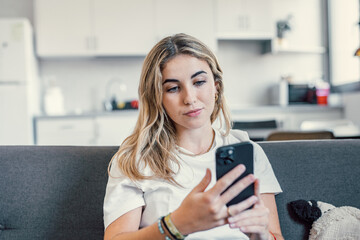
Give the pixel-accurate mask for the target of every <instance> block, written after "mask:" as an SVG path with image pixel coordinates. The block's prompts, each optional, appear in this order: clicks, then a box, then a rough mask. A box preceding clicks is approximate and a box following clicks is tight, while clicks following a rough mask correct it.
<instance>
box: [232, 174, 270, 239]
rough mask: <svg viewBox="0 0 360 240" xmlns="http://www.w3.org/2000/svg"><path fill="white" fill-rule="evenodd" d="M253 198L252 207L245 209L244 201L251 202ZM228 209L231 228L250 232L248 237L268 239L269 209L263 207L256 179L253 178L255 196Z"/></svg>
mask: <svg viewBox="0 0 360 240" xmlns="http://www.w3.org/2000/svg"><path fill="white" fill-rule="evenodd" d="M254 199H255V200H256V203H255V204H254V207H253V208H251V209H248V210H245V209H246V206H248V204H246V202H253V201H254ZM228 211H229V214H230V215H231V217H229V218H228V221H229V225H230V227H231V228H240V230H241V231H242V232H243V233H247V234H250V239H256V240H257V239H259V240H268V239H269V237H270V233H269V209H268V208H266V207H265V205H264V202H263V201H262V200H261V198H260V192H259V180H258V179H257V180H255V196H252V197H250V198H248V199H247V200H245V201H243V202H241V203H238V204H235V205H232V206H230V207H229V209H228Z"/></svg>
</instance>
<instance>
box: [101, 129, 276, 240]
mask: <svg viewBox="0 0 360 240" xmlns="http://www.w3.org/2000/svg"><path fill="white" fill-rule="evenodd" d="M243 141H250V140H249V137H248V135H247V133H246V132H244V131H240V130H231V131H230V134H229V135H228V136H226V137H224V136H223V135H222V134H221V133H220V132H218V131H216V130H215V139H214V145H213V147H212V149H211V150H210V151H209V152H207V153H205V154H202V155H199V156H189V155H185V154H181V152H180V153H179V158H180V163H181V168H180V170H179V172H178V174H177V175H176V176H175V180H176V181H177V182H178V183H180V184H181V185H182V187H179V186H176V185H173V184H171V183H169V182H166V181H165V180H162V179H153V180H144V181H137V182H136V183H134V182H132V181H130V180H129V179H128V178H127V177H125V176H123V175H122V174H121V172H120V170H119V169H118V167H117V163H116V161H114V162H113V164H112V166H111V170H110V174H111V176H112V177H111V176H110V177H109V180H108V183H107V187H106V194H105V200H104V224H105V228H107V227H108V226H109V225H110V224H111V223H112V222H113V221H115V220H116V219H117V218H119V217H120V216H122V215H123V214H125V213H127V212H128V211H130V210H133V209H135V208H138V207H141V206H143V207H144V209H143V213H142V218H141V222H140V228H143V227H146V226H148V225H151V224H153V223H154V222H156V221H157V219H158V218H159V217H161V216H164V215H167V214H168V213H169V212H173V211H174V210H176V209H177V208H178V207H179V206H180V204H181V202H182V201H183V199H184V198H185V197H186V196H187V195H188V194H189V192H190V191H191V190H192V189H193V188H194V187H195V186H196V185H197V184H198V183H199V182H200V181H201V180H202V178H203V177H204V176H205V170H206V168H209V169H210V170H211V173H212V181H211V183H210V185H209V187H208V188H211V187H212V186H213V185H214V184H215V182H216V175H215V151H216V149H217V148H218V147H220V146H223V145H228V144H232V143H238V142H243ZM251 143H252V144H253V145H254V175H255V177H257V178H259V179H260V193H275V194H277V193H280V192H282V190H281V188H280V185H279V183H278V181H277V179H276V177H275V175H274V172H273V170H272V167H271V165H270V163H269V161H268V158H267V157H266V155H265V153H264V151H263V150H262V148H261V147H260V146H259V145H258V144H256V143H254V142H251ZM181 150H182V151H183V152H186V150H185V149H181ZM144 173H145V174H146V175H147V174H150V173H151V171H150V169H145V170H144ZM186 239H248V237H247V236H246V235H245V234H243V233H242V232H241V231H240V230H238V229H231V228H229V226H228V225H224V226H221V227H217V228H214V229H210V230H207V231H202V232H196V233H193V234H190V235H189V236H188V237H187V238H186Z"/></svg>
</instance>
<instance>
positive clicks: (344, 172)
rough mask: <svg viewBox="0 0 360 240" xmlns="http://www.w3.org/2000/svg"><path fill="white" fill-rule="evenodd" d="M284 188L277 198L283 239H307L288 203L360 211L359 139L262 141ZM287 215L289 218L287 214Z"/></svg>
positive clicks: (306, 232) (305, 230)
mask: <svg viewBox="0 0 360 240" xmlns="http://www.w3.org/2000/svg"><path fill="white" fill-rule="evenodd" d="M260 145H261V146H262V148H263V149H264V151H265V152H266V154H267V156H268V158H269V160H270V162H271V164H272V167H273V169H274V172H275V175H276V177H277V178H278V181H279V183H280V185H281V187H282V189H283V193H281V194H279V195H277V196H276V203H277V207H278V212H279V218H280V224H281V228H282V231H283V235H284V237H285V239H308V234H309V232H308V230H309V227H310V226H306V225H304V224H303V223H301V222H299V221H298V220H297V218H296V217H295V216H292V215H291V213H292V212H291V211H288V210H289V206H288V203H289V202H291V201H294V200H299V199H304V200H312V199H313V200H319V201H323V202H327V203H330V204H333V205H335V206H337V207H340V206H353V207H356V208H360V201H359V200H360V192H359V187H360V178H359V176H360V140H318V141H316V140H307V141H303V140H302V141H288V142H285V141H283V142H262V143H260ZM289 213H290V215H289Z"/></svg>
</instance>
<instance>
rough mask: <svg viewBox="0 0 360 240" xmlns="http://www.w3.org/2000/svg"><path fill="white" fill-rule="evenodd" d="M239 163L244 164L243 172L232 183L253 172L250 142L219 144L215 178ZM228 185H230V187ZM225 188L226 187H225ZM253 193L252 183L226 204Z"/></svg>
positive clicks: (237, 201)
mask: <svg viewBox="0 0 360 240" xmlns="http://www.w3.org/2000/svg"><path fill="white" fill-rule="evenodd" d="M239 164H244V165H245V167H246V170H245V172H244V173H243V174H242V175H241V176H240V177H239V178H237V179H236V180H235V181H234V182H233V183H232V184H231V186H232V185H234V184H235V183H236V182H237V181H239V180H240V179H242V178H243V177H245V176H247V175H248V174H253V173H254V147H253V145H252V144H251V143H250V142H241V143H235V144H231V145H226V146H221V147H219V148H218V149H217V150H216V178H217V179H220V178H221V177H222V176H224V175H225V174H226V173H227V172H229V171H230V170H231V169H233V168H234V167H236V166H237V165H239ZM231 186H230V187H231ZM226 190H227V189H226ZM226 190H225V191H226ZM252 195H254V184H251V185H250V186H248V187H247V188H245V189H244V190H243V191H242V192H241V193H240V194H239V195H237V196H236V197H235V198H233V199H232V200H231V201H230V202H228V203H227V204H226V205H227V206H230V205H233V204H236V203H239V202H241V201H243V200H245V199H247V198H248V197H250V196H252Z"/></svg>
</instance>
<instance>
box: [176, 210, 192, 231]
mask: <svg viewBox="0 0 360 240" xmlns="http://www.w3.org/2000/svg"><path fill="white" fill-rule="evenodd" d="M170 219H171V222H172V223H173V225H174V226H175V227H176V228H177V230H178V231H179V232H180V233H181V234H182V235H184V236H185V235H188V234H190V233H192V232H193V231H192V230H191V226H190V225H189V224H187V222H188V221H186V218H183V217H182V214H181V213H180V212H179V211H178V210H175V211H174V212H172V213H171V216H170Z"/></svg>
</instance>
